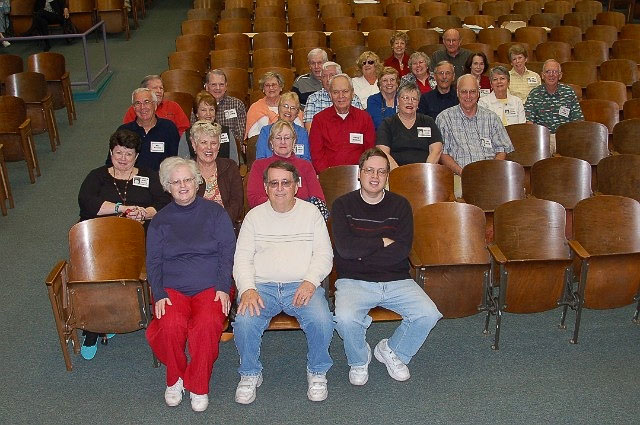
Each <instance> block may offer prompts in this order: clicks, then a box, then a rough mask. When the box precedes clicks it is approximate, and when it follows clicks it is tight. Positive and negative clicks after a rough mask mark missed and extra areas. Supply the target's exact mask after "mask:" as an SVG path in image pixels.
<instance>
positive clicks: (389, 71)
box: [378, 66, 400, 88]
mask: <svg viewBox="0 0 640 425" xmlns="http://www.w3.org/2000/svg"><path fill="white" fill-rule="evenodd" d="M385 75H393V76H394V77H396V83H397V84H400V74H398V70H397V69H395V68H393V67H390V66H385V67H384V68H382V71H381V72H380V75H378V88H380V80H382V77H384V76H385Z"/></svg>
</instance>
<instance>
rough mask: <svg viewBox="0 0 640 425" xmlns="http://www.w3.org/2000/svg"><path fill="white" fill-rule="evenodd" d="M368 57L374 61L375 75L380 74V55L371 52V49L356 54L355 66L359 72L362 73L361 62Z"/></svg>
mask: <svg viewBox="0 0 640 425" xmlns="http://www.w3.org/2000/svg"><path fill="white" fill-rule="evenodd" d="M369 58H371V59H373V60H374V62H375V64H374V66H375V68H376V75H380V72H382V67H383V65H382V62H381V61H380V56H378V55H376V54H375V52H372V51H371V50H366V51H364V52H362V53H361V54H360V56H358V59H357V60H356V66H357V67H358V69H359V70H360V73H362V67H363V66H364V65H363V63H362V62H364V61H365V60H367V59H369Z"/></svg>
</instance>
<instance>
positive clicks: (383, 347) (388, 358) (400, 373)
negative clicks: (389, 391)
mask: <svg viewBox="0 0 640 425" xmlns="http://www.w3.org/2000/svg"><path fill="white" fill-rule="evenodd" d="M388 342H389V340H388V339H386V338H385V339H383V340H382V341H380V342H379V343H378V345H376V348H375V350H373V354H374V355H375V356H376V359H378V361H379V362H380V363H384V365H385V366H386V367H387V372H389V376H391V377H392V378H393V379H395V380H396V381H406V380H407V379H409V378H411V374H410V373H409V368H408V367H407V365H406V364H404V363H402V362H401V361H400V359H399V358H398V356H396V353H394V352H393V350H391V348H389V344H388Z"/></svg>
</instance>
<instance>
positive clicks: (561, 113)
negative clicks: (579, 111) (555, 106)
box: [558, 106, 571, 118]
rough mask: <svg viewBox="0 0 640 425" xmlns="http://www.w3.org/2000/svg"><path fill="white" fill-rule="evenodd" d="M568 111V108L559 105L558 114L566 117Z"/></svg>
mask: <svg viewBox="0 0 640 425" xmlns="http://www.w3.org/2000/svg"><path fill="white" fill-rule="evenodd" d="M569 112H571V110H570V109H569V108H567V107H566V106H561V107H560V110H558V115H560V116H561V117H565V118H568V117H569Z"/></svg>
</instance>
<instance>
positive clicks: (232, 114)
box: [224, 108, 238, 120]
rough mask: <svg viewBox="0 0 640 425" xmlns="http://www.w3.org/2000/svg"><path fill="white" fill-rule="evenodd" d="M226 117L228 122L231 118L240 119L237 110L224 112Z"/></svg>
mask: <svg viewBox="0 0 640 425" xmlns="http://www.w3.org/2000/svg"><path fill="white" fill-rule="evenodd" d="M224 117H225V119H228V120H230V119H231V118H238V113H237V112H236V108H233V109H227V110H226V111H224Z"/></svg>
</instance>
